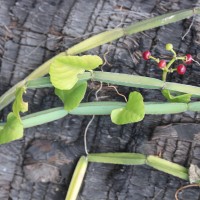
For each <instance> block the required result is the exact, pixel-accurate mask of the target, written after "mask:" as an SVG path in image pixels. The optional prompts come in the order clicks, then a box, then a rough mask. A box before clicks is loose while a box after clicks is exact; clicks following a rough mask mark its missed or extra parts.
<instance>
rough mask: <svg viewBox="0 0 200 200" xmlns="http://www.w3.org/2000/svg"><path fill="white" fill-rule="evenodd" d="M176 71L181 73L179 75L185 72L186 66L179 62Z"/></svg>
mask: <svg viewBox="0 0 200 200" xmlns="http://www.w3.org/2000/svg"><path fill="white" fill-rule="evenodd" d="M177 72H178V74H181V75H183V74H185V72H186V67H185V65H183V64H180V65H179V66H178V67H177Z"/></svg>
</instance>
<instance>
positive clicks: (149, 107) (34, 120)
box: [0, 101, 200, 129]
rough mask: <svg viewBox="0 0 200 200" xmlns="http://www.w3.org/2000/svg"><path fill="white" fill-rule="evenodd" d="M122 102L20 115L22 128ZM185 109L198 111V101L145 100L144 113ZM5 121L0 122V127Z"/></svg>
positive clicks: (109, 109) (105, 110) (105, 112)
mask: <svg viewBox="0 0 200 200" xmlns="http://www.w3.org/2000/svg"><path fill="white" fill-rule="evenodd" d="M125 105H126V104H125V103H122V102H109V101H104V102H90V103H81V104H80V105H79V107H77V108H75V109H74V110H72V111H70V112H69V113H68V112H67V111H66V110H64V108H63V107H58V108H52V109H48V110H45V111H40V112H36V113H33V114H29V115H27V116H25V117H22V123H23V126H24V128H29V127H33V126H37V125H41V124H44V123H48V122H51V121H55V120H57V119H60V118H63V117H65V116H67V115H68V114H72V115H110V114H111V112H112V110H114V109H117V108H123V107H125ZM185 111H200V102H194V103H188V104H187V103H162V102H146V103H145V114H151V115H162V114H175V113H181V112H185ZM4 124H5V123H1V124H0V129H1V128H2V127H3V126H4Z"/></svg>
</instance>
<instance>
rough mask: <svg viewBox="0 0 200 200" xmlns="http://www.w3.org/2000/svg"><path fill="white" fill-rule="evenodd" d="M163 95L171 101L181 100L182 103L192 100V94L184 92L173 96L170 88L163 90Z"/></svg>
mask: <svg viewBox="0 0 200 200" xmlns="http://www.w3.org/2000/svg"><path fill="white" fill-rule="evenodd" d="M162 94H163V96H164V97H165V98H166V99H167V100H168V101H169V102H180V103H189V102H190V101H191V96H192V95H191V94H182V95H178V96H173V95H171V94H170V91H169V90H166V89H165V90H162Z"/></svg>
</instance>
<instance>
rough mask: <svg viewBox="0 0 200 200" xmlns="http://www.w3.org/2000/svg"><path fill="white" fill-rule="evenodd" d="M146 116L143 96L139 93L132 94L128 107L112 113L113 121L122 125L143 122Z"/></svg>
mask: <svg viewBox="0 0 200 200" xmlns="http://www.w3.org/2000/svg"><path fill="white" fill-rule="evenodd" d="M144 115H145V109H144V102H143V97H142V95H141V94H140V93H139V92H131V93H130V94H129V98H128V102H127V104H126V106H125V107H124V108H118V109H115V110H113V111H112V112H111V120H112V122H113V123H115V124H118V125H122V124H128V123H133V122H138V121H141V120H142V119H143V118H144Z"/></svg>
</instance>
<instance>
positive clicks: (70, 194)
mask: <svg viewBox="0 0 200 200" xmlns="http://www.w3.org/2000/svg"><path fill="white" fill-rule="evenodd" d="M87 166H88V158H87V157H85V156H81V158H80V159H79V161H78V164H77V165H76V169H75V171H74V174H73V177H72V180H71V182H70V185H69V188H68V191H67V196H66V198H65V200H76V199H77V197H78V193H79V190H80V188H81V185H82V182H83V179H84V176H85V173H86V170H87Z"/></svg>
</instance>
